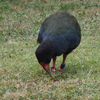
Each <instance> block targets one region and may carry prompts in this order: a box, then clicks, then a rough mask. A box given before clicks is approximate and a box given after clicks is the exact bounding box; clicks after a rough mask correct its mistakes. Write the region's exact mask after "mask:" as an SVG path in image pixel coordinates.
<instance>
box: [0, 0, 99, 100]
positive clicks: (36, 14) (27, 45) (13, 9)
mask: <svg viewBox="0 0 100 100" xmlns="http://www.w3.org/2000/svg"><path fill="white" fill-rule="evenodd" d="M57 11H68V12H70V13H71V14H73V15H74V16H75V17H76V19H77V20H78V22H79V24H80V26H81V32H82V40H81V43H80V45H79V47H78V48H77V49H75V50H74V51H73V52H72V53H71V54H69V55H68V57H67V59H66V67H65V69H64V70H63V71H58V69H59V66H60V64H61V62H62V56H60V57H58V58H57V62H56V67H57V71H56V73H55V76H54V77H53V78H52V77H50V76H49V75H48V74H47V73H46V72H45V71H44V70H43V68H42V67H41V66H40V65H39V64H38V61H37V59H36V57H35V51H36V48H37V47H38V45H39V44H38V43H37V34H38V31H39V28H40V26H41V23H42V22H43V21H44V19H45V18H46V17H48V16H49V15H51V14H53V13H55V12H57ZM99 22H100V2H99V0H95V1H94V0H71V1H70V0H17V1H15V0H2V1H0V100H33V99H34V100H100V23H99ZM50 66H51V67H52V62H51V65H50Z"/></svg>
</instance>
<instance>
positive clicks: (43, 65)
mask: <svg viewBox="0 0 100 100" xmlns="http://www.w3.org/2000/svg"><path fill="white" fill-rule="evenodd" d="M40 65H41V66H42V67H43V68H44V70H45V71H46V72H48V73H50V68H49V64H44V63H42V62H41V63H40Z"/></svg>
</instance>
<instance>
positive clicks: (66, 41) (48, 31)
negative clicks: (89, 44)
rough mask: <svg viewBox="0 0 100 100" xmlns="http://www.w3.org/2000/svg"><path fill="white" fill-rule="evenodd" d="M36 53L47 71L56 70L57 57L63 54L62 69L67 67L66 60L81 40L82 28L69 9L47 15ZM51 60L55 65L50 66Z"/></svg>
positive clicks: (41, 28)
mask: <svg viewBox="0 0 100 100" xmlns="http://www.w3.org/2000/svg"><path fill="white" fill-rule="evenodd" d="M37 42H38V43H40V45H39V46H38V47H37V49H36V52H35V55H36V58H37V60H38V62H39V64H40V65H41V66H42V67H43V68H44V70H45V71H46V72H47V73H51V71H53V72H55V71H56V67H55V63H56V58H57V56H60V55H63V60H62V63H61V65H60V70H63V69H64V68H65V60H66V57H67V55H68V54H69V53H71V52H72V51H73V50H74V49H75V48H76V47H78V45H79V44H80V42H81V28H80V25H79V23H78V21H77V19H76V18H75V17H74V16H73V15H72V14H70V13H69V12H67V11H59V12H56V13H54V14H52V15H50V16H49V17H47V18H46V19H45V20H44V22H43V23H42V24H41V26H40V30H39V33H38V38H37ZM51 60H53V66H52V67H51V69H50V67H49V65H50V62H51Z"/></svg>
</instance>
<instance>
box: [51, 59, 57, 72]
mask: <svg viewBox="0 0 100 100" xmlns="http://www.w3.org/2000/svg"><path fill="white" fill-rule="evenodd" d="M55 63H56V57H54V58H53V67H51V70H52V71H53V72H55V71H56V67H55Z"/></svg>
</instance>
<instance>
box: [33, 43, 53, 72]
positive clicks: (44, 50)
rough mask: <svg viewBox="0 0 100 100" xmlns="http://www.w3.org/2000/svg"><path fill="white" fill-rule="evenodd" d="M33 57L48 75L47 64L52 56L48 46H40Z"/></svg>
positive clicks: (50, 48)
mask: <svg viewBox="0 0 100 100" xmlns="http://www.w3.org/2000/svg"><path fill="white" fill-rule="evenodd" d="M35 55H36V57H37V59H38V62H39V64H40V65H41V66H42V67H43V68H44V70H45V71H46V72H48V73H50V68H49V63H50V61H51V58H52V56H53V48H52V47H51V46H49V45H44V44H40V46H39V47H38V48H37V50H36V52H35Z"/></svg>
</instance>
